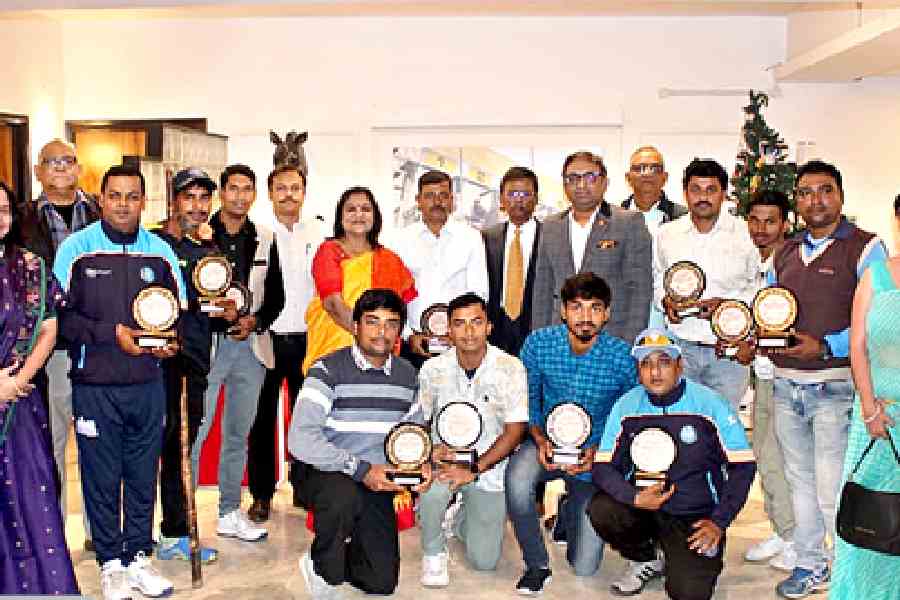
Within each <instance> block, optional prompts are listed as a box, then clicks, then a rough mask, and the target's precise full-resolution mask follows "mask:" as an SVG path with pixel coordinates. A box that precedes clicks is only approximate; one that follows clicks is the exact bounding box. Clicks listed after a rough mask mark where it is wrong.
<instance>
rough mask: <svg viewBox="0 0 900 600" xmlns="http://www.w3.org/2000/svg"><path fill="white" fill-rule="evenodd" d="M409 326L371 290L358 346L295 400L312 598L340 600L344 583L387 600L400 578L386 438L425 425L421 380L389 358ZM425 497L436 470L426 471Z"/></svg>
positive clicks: (392, 299) (309, 379)
mask: <svg viewBox="0 0 900 600" xmlns="http://www.w3.org/2000/svg"><path fill="white" fill-rule="evenodd" d="M405 321H406V305H405V304H404V303H403V300H401V299H400V296H398V295H397V294H396V293H395V292H393V291H391V290H384V289H372V290H368V291H366V292H364V293H363V295H362V296H360V297H359V300H357V301H356V305H355V306H354V307H353V338H354V341H353V345H351V346H349V347H347V348H342V349H341V350H338V351H336V352H334V353H332V354H329V355H328V356H325V357H324V358H321V359H319V360H318V361H317V362H316V363H315V364H313V366H312V367H311V368H310V370H309V373H308V374H307V376H306V379H305V380H304V382H303V388H302V389H301V390H300V394H299V395H298V396H297V403H296V405H295V407H294V413H293V418H292V419H291V430H290V434H289V435H288V444H289V447H290V451H291V454H292V455H293V456H294V457H295V458H297V460H298V461H300V462H301V465H300V468H301V470H302V471H303V475H302V480H303V486H302V488H301V493H300V500H302V502H303V505H304V506H306V507H307V509H308V510H312V511H313V513H314V515H315V525H314V528H315V538H314V539H313V542H312V547H311V548H310V551H309V553H307V554H304V555H303V557H302V558H301V559H300V570H301V572H302V573H303V577H304V579H305V580H306V586H307V588H308V590H309V593H310V595H311V596H312V598H314V599H316V600H326V599H327V600H335V599H337V598H340V591H339V590H338V588H339V587H340V586H341V585H342V584H343V583H344V582H347V583H349V584H350V585H352V586H353V587H355V588H357V589H360V590H362V591H364V592H367V593H370V594H391V593H393V592H394V589H395V588H396V587H397V577H398V576H399V574H400V545H399V541H398V539H397V519H396V515H395V513H394V493H395V492H399V491H403V488H402V487H400V486H399V485H397V484H395V483H394V482H393V481H391V479H390V477H389V473H390V471H391V466H389V465H387V464H386V462H387V460H386V457H385V454H384V438H385V434H386V433H387V432H388V431H389V430H390V429H391V427H393V426H394V425H395V424H397V423H399V422H404V421H414V422H418V423H420V424H421V423H422V422H423V420H422V411H421V408H420V407H419V404H418V403H417V401H416V387H417V384H416V371H415V369H413V367H412V365H410V364H409V363H408V362H407V361H406V360H404V359H402V358H399V357H396V356H392V355H391V350H392V349H393V347H394V344H395V343H396V341H397V337H398V336H399V335H400V330H401V328H402V327H403V323H404V322H405ZM422 475H423V478H424V481H423V483H422V484H421V485H419V486H418V487H415V488H413V490H414V491H417V492H424V491H425V490H427V489H428V486H429V484H430V482H431V467H430V464H429V463H425V464H424V465H423V468H422Z"/></svg>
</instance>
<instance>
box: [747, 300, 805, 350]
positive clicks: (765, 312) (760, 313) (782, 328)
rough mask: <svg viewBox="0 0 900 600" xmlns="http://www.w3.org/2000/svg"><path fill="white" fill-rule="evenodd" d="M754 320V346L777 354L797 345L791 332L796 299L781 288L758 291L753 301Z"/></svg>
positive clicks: (794, 316)
mask: <svg viewBox="0 0 900 600" xmlns="http://www.w3.org/2000/svg"><path fill="white" fill-rule="evenodd" d="M753 316H754V317H755V319H756V325H757V329H756V340H757V341H756V345H757V346H758V347H760V348H764V349H767V350H771V351H773V352H777V351H778V350H783V349H785V348H789V347H791V346H794V345H796V344H797V337H796V334H795V332H794V330H793V327H794V323H796V322H797V297H796V296H794V294H793V292H791V290H789V289H787V288H783V287H777V286H775V287H767V288H763V289H761V290H759V292H757V294H756V298H754V299H753Z"/></svg>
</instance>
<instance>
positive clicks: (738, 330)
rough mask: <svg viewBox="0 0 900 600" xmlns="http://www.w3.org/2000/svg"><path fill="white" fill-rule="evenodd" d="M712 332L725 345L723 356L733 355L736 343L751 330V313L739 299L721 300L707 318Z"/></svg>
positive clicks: (735, 351) (736, 347)
mask: <svg viewBox="0 0 900 600" xmlns="http://www.w3.org/2000/svg"><path fill="white" fill-rule="evenodd" d="M709 323H710V325H711V326H712V330H713V333H715V334H716V337H717V338H719V340H721V341H722V343H723V344H724V345H725V356H735V355H736V354H737V352H738V344H739V343H740V342H742V341H744V340H745V339H747V336H749V335H750V332H751V331H753V313H752V312H751V311H750V307H749V306H747V305H746V304H745V303H744V302H741V301H740V300H723V301H722V302H721V303H720V304H719V306H718V307H717V308H716V310H715V311H714V312H713V314H712V317H711V318H710V320H709Z"/></svg>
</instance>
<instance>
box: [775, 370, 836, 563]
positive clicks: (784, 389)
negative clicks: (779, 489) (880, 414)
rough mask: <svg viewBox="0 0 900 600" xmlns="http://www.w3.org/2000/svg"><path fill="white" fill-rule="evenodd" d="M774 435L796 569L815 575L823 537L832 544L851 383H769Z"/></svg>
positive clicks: (823, 551) (822, 553)
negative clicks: (790, 515)
mask: <svg viewBox="0 0 900 600" xmlns="http://www.w3.org/2000/svg"><path fill="white" fill-rule="evenodd" d="M774 399H775V413H774V415H775V434H776V435H777V436H778V441H779V443H780V444H781V449H782V451H783V453H784V474H785V478H786V479H787V483H788V487H789V488H790V490H791V502H792V504H793V507H794V521H795V523H796V524H795V526H794V548H795V549H796V551H797V566H798V567H803V568H804V569H811V570H812V569H819V568H821V567H822V566H823V565H825V563H826V562H827V561H828V560H830V558H831V554H832V553H831V552H826V549H825V534H826V533H827V534H828V535H829V536H830V537H831V540H832V541H833V540H834V539H835V514H836V508H837V502H838V497H839V495H840V487H841V472H842V470H843V468H844V453H845V452H846V450H847V434H848V431H849V429H850V411H851V408H852V406H853V384H852V383H851V381H850V380H849V379H848V380H842V381H829V382H827V383H813V384H801V383H796V382H794V381H791V380H790V379H784V378H781V377H776V378H775V388H774Z"/></svg>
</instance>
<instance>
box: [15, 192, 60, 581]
mask: <svg viewBox="0 0 900 600" xmlns="http://www.w3.org/2000/svg"><path fill="white" fill-rule="evenodd" d="M19 231H20V229H19V226H18V224H17V223H16V219H15V200H14V197H13V194H12V191H11V190H10V189H9V187H7V186H6V184H4V183H3V182H2V181H0V519H2V520H0V594H20V595H38V594H77V593H78V585H77V584H76V582H75V574H74V572H73V570H72V559H71V558H70V557H69V551H68V549H67V548H66V536H65V528H64V526H63V520H62V515H61V513H60V510H59V502H58V501H57V493H56V467H55V466H54V463H53V454H52V452H51V448H50V431H49V429H48V425H47V410H46V407H45V404H44V402H43V401H42V400H41V397H40V394H39V393H38V389H37V388H36V387H35V386H34V384H32V383H31V379H32V378H33V377H34V375H35V373H37V371H38V370H39V369H40V368H41V366H43V364H44V362H45V361H46V360H47V357H48V356H49V355H50V352H52V351H53V345H54V343H55V341H56V310H57V307H59V306H60V305H61V304H62V301H63V300H62V299H63V295H62V292H61V291H60V287H59V285H58V284H57V283H56V281H55V280H54V279H53V276H52V274H51V273H50V271H49V269H47V268H46V267H45V266H44V262H43V261H42V260H41V259H40V258H39V257H38V256H35V255H34V254H32V253H31V252H28V251H27V250H25V249H24V248H22V246H21V236H20V235H19Z"/></svg>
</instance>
